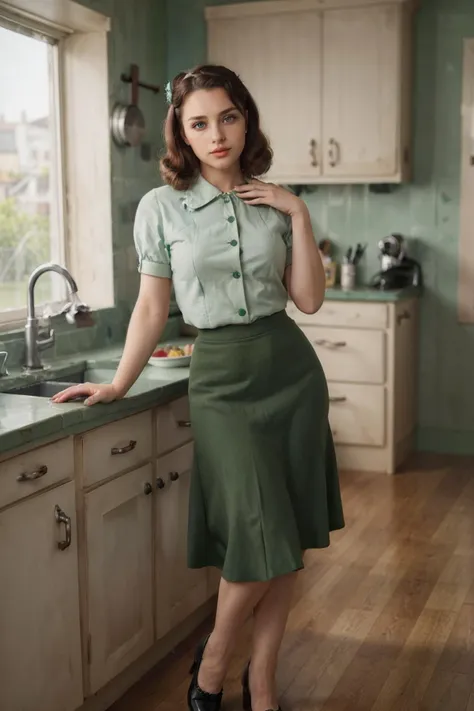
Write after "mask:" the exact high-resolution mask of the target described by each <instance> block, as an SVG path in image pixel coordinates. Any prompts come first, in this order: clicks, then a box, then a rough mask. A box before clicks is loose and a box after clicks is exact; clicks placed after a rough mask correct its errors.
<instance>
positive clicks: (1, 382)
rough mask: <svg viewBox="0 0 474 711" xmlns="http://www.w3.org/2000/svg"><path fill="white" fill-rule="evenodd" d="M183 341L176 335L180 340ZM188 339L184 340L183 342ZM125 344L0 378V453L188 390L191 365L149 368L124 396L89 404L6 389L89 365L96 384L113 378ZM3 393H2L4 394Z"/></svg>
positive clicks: (75, 431) (123, 414)
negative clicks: (32, 372)
mask: <svg viewBox="0 0 474 711" xmlns="http://www.w3.org/2000/svg"><path fill="white" fill-rule="evenodd" d="M182 340H183V339H173V342H176V343H179V342H180V341H182ZM186 341H189V339H185V340H184V342H186ZM121 353H122V346H120V347H115V348H109V349H102V350H100V351H97V352H95V353H94V352H91V353H88V354H87V355H85V356H84V358H82V359H72V358H71V357H70V356H69V357H68V358H62V359H58V360H57V361H51V362H49V363H48V364H47V366H48V367H47V370H44V371H40V372H39V373H35V374H28V375H25V374H24V373H22V372H21V371H20V370H16V371H12V372H11V373H10V375H9V376H8V377H6V378H1V379H0V454H4V453H7V452H9V451H10V450H11V451H13V450H14V449H18V448H19V447H23V446H25V445H29V444H35V443H38V446H39V445H40V444H41V441H42V440H44V439H50V438H53V437H54V436H55V435H58V436H64V437H65V436H67V435H71V434H78V433H80V432H84V431H85V430H88V429H92V428H94V427H98V426H100V425H104V424H106V423H108V422H112V421H114V420H119V419H122V418H123V417H127V416H128V415H132V414H134V413H136V412H139V411H141V410H146V409H148V408H151V407H155V406H156V405H160V404H163V403H165V402H169V401H170V400H173V399H175V398H177V397H181V396H182V395H185V394H186V393H187V391H188V381H189V368H183V367H178V368H162V367H160V368H158V367H154V366H151V365H147V366H145V368H144V370H143V372H142V374H141V375H140V376H139V378H138V380H137V381H136V382H135V384H134V385H133V386H132V388H131V389H130V390H129V392H128V393H127V395H126V396H125V397H124V398H123V399H122V400H117V401H116V402H112V403H108V404H101V403H99V404H97V405H93V406H91V407H88V406H86V405H84V404H82V403H80V402H76V403H73V402H68V403H63V404H54V403H53V402H51V400H50V399H49V398H47V397H31V396H29V395H15V394H13V393H8V392H5V391H6V390H10V389H12V388H14V387H23V386H25V385H27V384H30V383H34V382H38V381H44V380H61V381H67V379H68V375H71V374H72V373H75V372H77V371H79V370H82V369H84V368H86V367H87V368H89V369H92V370H93V371H94V375H96V377H94V378H91V380H92V381H93V382H107V381H108V382H110V381H111V379H112V377H113V373H114V372H115V370H116V368H117V365H118V362H119V358H120V356H121ZM2 391H3V392H2Z"/></svg>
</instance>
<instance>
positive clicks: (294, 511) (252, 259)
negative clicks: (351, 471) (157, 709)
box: [53, 65, 344, 711]
mask: <svg viewBox="0 0 474 711" xmlns="http://www.w3.org/2000/svg"><path fill="white" fill-rule="evenodd" d="M169 102H170V106H169V111H168V115H167V118H166V122H165V139H166V148H167V152H166V155H165V157H164V158H163V159H162V162H161V172H162V177H163V179H164V182H165V183H166V185H164V186H163V187H160V188H155V189H153V190H151V191H150V192H149V193H147V194H146V195H145V196H144V197H143V198H142V200H141V202H140V204H139V207H138V210H137V215H136V219H135V227H134V238H135V244H136V249H137V252H138V256H139V271H140V273H141V282H140V292H139V296H138V299H137V303H136V306H135V309H134V311H133V314H132V318H131V321H130V325H129V330H128V334H127V340H126V344H125V348H124V352H123V356H122V359H121V362H120V365H119V367H118V370H117V373H116V375H115V378H114V380H113V383H112V384H111V385H96V384H91V383H86V384H84V385H77V386H73V387H72V388H68V390H66V391H64V392H63V393H60V394H59V395H57V396H55V398H53V399H54V401H56V402H64V401H66V400H68V399H69V398H70V397H71V396H72V395H74V396H77V395H78V394H79V393H80V394H85V395H87V396H88V399H87V400H86V404H89V405H90V404H94V403H97V402H110V401H112V400H114V399H117V398H121V397H123V396H124V395H125V394H126V393H127V391H128V390H129V388H130V387H131V385H132V384H133V383H134V382H135V380H136V379H137V377H138V376H139V374H140V373H141V371H142V369H143V368H144V366H145V365H146V363H147V361H148V358H149V357H150V355H151V353H152V352H153V350H154V348H155V347H156V344H157V342H158V340H159V338H160V336H161V333H162V330H163V328H164V325H165V323H166V320H167V316H168V307H169V300H170V292H171V285H172V284H173V286H174V290H175V294H176V300H177V303H178V305H179V307H180V309H181V312H182V314H183V318H184V320H185V322H186V323H188V324H192V325H194V326H195V327H196V328H197V329H198V337H197V340H196V343H195V348H194V352H193V356H192V362H191V370H190V381H189V398H190V408H191V422H192V427H193V433H194V441H195V464H194V470H193V475H192V479H191V493H190V506H189V530H188V562H189V566H190V567H192V568H200V567H204V566H217V567H218V568H219V569H220V570H221V571H222V577H221V583H220V588H219V597H218V604H217V613H216V619H215V625H214V629H213V631H212V633H211V634H210V636H209V637H207V638H206V639H204V640H203V641H202V642H201V644H200V645H199V647H198V649H197V650H196V655H195V663H194V665H193V678H192V681H191V685H190V687H189V692H188V706H189V709H190V710H191V711H218V710H219V708H220V705H221V699H222V686H223V682H224V678H225V674H226V670H227V668H228V665H229V661H230V659H231V655H232V652H233V646H234V640H235V637H236V633H237V631H238V630H239V629H240V628H241V626H242V624H243V623H244V622H245V620H246V619H247V618H248V617H249V616H250V615H253V619H254V630H253V641H252V649H251V654H250V662H249V664H248V665H247V666H246V668H245V670H244V674H243V677H242V684H243V690H242V693H243V707H244V709H245V710H246V711H250V709H252V711H272V710H274V709H277V708H279V707H278V699H277V691H276V682H275V676H276V667H277V658H278V652H279V649H280V645H281V642H282V638H283V634H284V630H285V626H286V622H287V618H288V614H289V610H290V603H291V597H292V592H293V587H294V583H295V578H296V574H297V571H298V570H300V569H301V568H303V552H304V551H305V550H306V549H308V548H322V547H326V546H328V545H329V534H330V531H332V530H335V529H338V528H342V527H343V526H344V517H343V511H342V505H341V497H340V491H339V482H338V475H337V466H336V459H335V454H334V446H333V440H332V436H331V431H330V428H329V424H328V392H327V384H326V380H325V377H324V373H323V370H322V368H321V365H320V362H319V360H318V358H317V356H316V354H315V352H314V349H313V347H312V345H311V344H310V342H309V341H308V340H307V339H306V337H305V335H304V334H303V333H302V331H301V330H300V329H299V328H298V327H297V326H296V324H295V323H294V321H292V320H291V319H290V318H289V317H288V316H287V315H286V312H285V307H286V304H287V300H288V297H290V298H291V299H292V300H293V302H294V303H295V304H296V306H297V307H298V308H299V309H300V310H301V311H303V312H305V313H315V312H316V311H317V310H318V309H319V308H320V307H321V305H322V303H323V299H324V290H325V278H324V271H323V267H322V263H321V259H320V256H319V251H318V248H317V245H316V241H315V238H314V235H313V231H312V228H311V222H310V216H309V212H308V209H307V207H306V205H305V203H304V202H303V201H302V200H300V199H299V198H298V197H296V196H295V195H293V194H292V193H291V192H289V191H288V190H285V189H284V188H282V187H278V186H276V185H272V184H268V183H264V182H261V181H260V180H257V179H256V177H255V176H261V175H263V174H265V172H266V171H267V170H268V168H269V167H270V164H271V158H272V153H271V149H270V147H269V145H268V142H267V139H266V138H265V136H264V135H263V133H262V131H261V129H260V121H259V114H258V110H257V107H256V104H255V102H254V100H253V98H252V97H251V95H250V94H249V92H248V90H247V88H246V87H245V86H244V84H243V83H242V82H241V80H240V79H239V78H238V76H237V75H236V74H235V73H234V72H232V71H231V70H229V69H227V68H225V67H221V66H214V65H202V66H198V67H196V68H195V69H193V70H192V71H190V72H187V73H184V72H183V73H181V74H179V75H178V76H176V77H175V79H174V80H173V83H172V86H170V87H169ZM288 140H291V135H289V137H288Z"/></svg>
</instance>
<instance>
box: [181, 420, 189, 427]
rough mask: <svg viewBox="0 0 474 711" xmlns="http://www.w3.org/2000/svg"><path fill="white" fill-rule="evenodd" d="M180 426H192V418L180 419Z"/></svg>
mask: <svg viewBox="0 0 474 711" xmlns="http://www.w3.org/2000/svg"><path fill="white" fill-rule="evenodd" d="M178 427H191V422H190V420H178Z"/></svg>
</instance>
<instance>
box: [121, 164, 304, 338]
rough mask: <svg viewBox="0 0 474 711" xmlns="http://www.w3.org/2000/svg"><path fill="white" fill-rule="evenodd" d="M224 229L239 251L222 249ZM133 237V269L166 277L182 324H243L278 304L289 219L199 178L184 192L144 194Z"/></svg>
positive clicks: (282, 299) (282, 297) (287, 258)
mask: <svg viewBox="0 0 474 711" xmlns="http://www.w3.org/2000/svg"><path fill="white" fill-rule="evenodd" d="M219 198H223V199H219ZM227 200H228V202H227ZM229 213H232V214H229ZM226 222H227V223H231V224H232V223H233V224H232V227H230V225H228V226H226ZM229 230H232V231H233V232H234V234H236V235H237V236H238V238H239V242H240V249H239V250H235V249H229ZM134 241H135V247H136V250H137V254H138V260H139V264H138V269H139V271H140V272H141V273H143V274H149V275H151V276H156V277H165V278H170V279H172V280H173V286H174V291H175V296H176V302H177V304H178V306H179V308H180V309H181V312H182V314H183V318H184V320H185V322H186V323H188V324H191V325H193V326H195V327H197V328H216V327H218V326H225V325H228V324H241V323H251V322H253V321H255V320H257V319H258V318H261V317H263V316H270V315H271V314H273V313H275V312H277V311H281V310H283V309H284V308H285V307H286V303H287V299H288V295H287V291H286V289H285V287H284V285H283V277H284V272H285V267H286V266H288V265H289V264H291V245H292V235H291V219H290V218H289V217H288V216H287V215H284V214H283V213H281V212H279V211H278V210H275V209H274V208H272V207H268V206H266V205H247V204H245V203H244V202H243V201H242V200H241V199H240V198H239V197H238V196H237V195H236V194H235V193H226V194H224V193H222V192H221V191H220V190H218V188H216V187H214V186H213V185H211V184H210V183H208V182H207V181H206V180H205V179H204V178H203V177H202V176H200V177H199V178H198V179H197V181H196V182H195V183H194V185H193V186H192V187H191V188H190V189H189V190H186V191H179V190H175V189H174V188H172V187H171V186H169V185H165V186H163V187H160V188H155V189H153V190H150V192H148V193H147V194H146V195H144V197H143V198H142V199H141V200H140V203H139V205H138V209H137V214H136V216H135V224H134ZM230 244H231V245H232V246H234V247H235V246H237V244H238V242H237V240H235V239H232V240H231V241H230ZM229 277H230V278H229ZM232 277H234V278H232Z"/></svg>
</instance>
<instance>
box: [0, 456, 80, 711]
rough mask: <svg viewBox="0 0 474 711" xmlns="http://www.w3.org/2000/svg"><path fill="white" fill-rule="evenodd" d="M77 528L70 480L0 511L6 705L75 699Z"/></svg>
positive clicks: (44, 707) (36, 708)
mask: <svg viewBox="0 0 474 711" xmlns="http://www.w3.org/2000/svg"><path fill="white" fill-rule="evenodd" d="M67 464H68V465H69V464H70V463H69V462H67ZM2 466H3V465H2ZM7 466H8V462H7ZM1 483H2V482H0V484H1ZM56 507H59V508H56ZM56 512H57V513H56ZM57 516H59V517H60V519H61V520H60V521H59V522H58V521H57V520H56V519H57ZM62 521H64V522H62ZM76 534H77V528H76V515H75V501H74V483H73V482H69V483H67V484H63V485H61V486H58V487H56V488H55V489H52V490H50V491H46V492H44V493H40V494H39V495H37V496H36V497H33V498H30V499H27V500H25V501H21V502H19V503H17V504H16V505H14V506H12V507H11V508H8V509H6V510H4V511H3V512H2V513H0V561H1V573H0V601H1V602H0V679H1V683H0V708H1V709H4V710H5V711H73V710H74V709H76V708H77V707H79V706H80V705H81V703H82V699H83V695H82V663H81V642H80V628H79V587H78V561H77V535H76Z"/></svg>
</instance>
